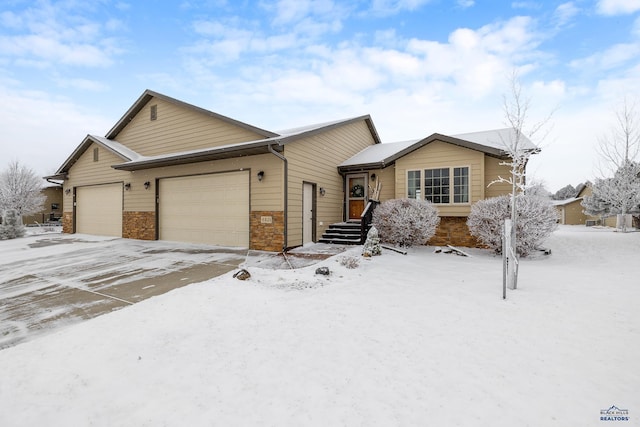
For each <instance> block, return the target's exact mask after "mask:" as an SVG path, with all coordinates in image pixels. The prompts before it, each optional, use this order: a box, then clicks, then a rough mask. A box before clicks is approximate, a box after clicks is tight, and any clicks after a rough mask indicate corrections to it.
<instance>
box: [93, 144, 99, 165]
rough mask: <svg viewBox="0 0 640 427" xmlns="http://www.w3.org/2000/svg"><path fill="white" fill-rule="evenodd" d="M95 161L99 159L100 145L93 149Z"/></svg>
mask: <svg viewBox="0 0 640 427" xmlns="http://www.w3.org/2000/svg"><path fill="white" fill-rule="evenodd" d="M93 161H94V162H97V161H98V147H96V148H94V149H93Z"/></svg>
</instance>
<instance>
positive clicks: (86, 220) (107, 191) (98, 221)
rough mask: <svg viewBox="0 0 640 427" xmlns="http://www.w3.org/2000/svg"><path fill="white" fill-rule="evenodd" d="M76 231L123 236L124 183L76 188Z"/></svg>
mask: <svg viewBox="0 0 640 427" xmlns="http://www.w3.org/2000/svg"><path fill="white" fill-rule="evenodd" d="M76 232H77V233H84V234H96V235H99V236H115V237H122V183H117V184H107V185H93V186H89V187H78V188H76Z"/></svg>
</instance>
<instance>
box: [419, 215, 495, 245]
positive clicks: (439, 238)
mask: <svg viewBox="0 0 640 427" xmlns="http://www.w3.org/2000/svg"><path fill="white" fill-rule="evenodd" d="M428 244H429V245H431V246H446V245H452V246H464V247H468V248H481V247H483V246H482V244H481V243H480V242H479V241H478V240H477V239H476V238H475V237H473V236H472V235H471V233H469V227H467V217H455V216H443V217H440V225H438V228H437V229H436V234H435V236H433V237H432V238H431V239H430V240H429V242H428Z"/></svg>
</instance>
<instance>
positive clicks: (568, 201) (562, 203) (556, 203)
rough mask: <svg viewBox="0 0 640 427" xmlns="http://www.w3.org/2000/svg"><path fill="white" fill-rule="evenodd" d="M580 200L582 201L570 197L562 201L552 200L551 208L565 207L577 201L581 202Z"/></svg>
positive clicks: (580, 198) (579, 198) (578, 198)
mask: <svg viewBox="0 0 640 427" xmlns="http://www.w3.org/2000/svg"><path fill="white" fill-rule="evenodd" d="M581 200H582V197H570V198H568V199H564V200H552V201H551V204H552V205H553V206H567V205H569V204H571V203H574V202H578V201H581Z"/></svg>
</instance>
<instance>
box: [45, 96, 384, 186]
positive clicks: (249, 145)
mask: <svg viewBox="0 0 640 427" xmlns="http://www.w3.org/2000/svg"><path fill="white" fill-rule="evenodd" d="M153 98H158V99H162V100H164V101H166V102H170V103H172V104H175V105H178V106H180V107H181V108H186V109H190V110H192V111H197V112H199V113H202V114H205V115H208V116H210V117H212V118H215V119H218V120H222V121H225V122H227V123H230V124H232V125H234V126H237V127H241V128H243V129H247V130H250V131H252V132H254V133H256V134H257V135H258V138H259V139H256V140H253V141H245V142H241V143H237V144H228V145H223V146H216V147H210V148H205V149H199V150H189V151H183V152H177V153H167V154H162V155H158V156H143V155H141V154H139V153H136V152H135V151H133V150H131V149H129V148H128V147H126V146H125V145H123V144H121V143H119V142H118V141H117V140H116V137H117V135H118V134H119V133H120V131H122V129H124V128H125V126H126V125H127V124H128V123H129V122H130V121H131V120H132V119H133V118H134V117H135V116H136V114H138V113H139V112H140V111H141V110H142V109H143V108H144V106H145V105H146V104H147V103H148V102H149V101H150V100H151V99H153ZM357 121H364V122H365V123H366V125H367V127H368V128H369V131H370V132H371V135H372V137H373V140H374V143H375V144H379V143H380V142H381V141H380V137H379V136H378V132H377V130H376V128H375V126H374V125H373V121H372V120H371V116H369V115H364V116H359V117H352V118H348V119H342V120H334V121H331V122H325V123H319V124H314V125H308V126H304V127H298V128H294V129H288V130H284V131H281V132H272V131H268V130H264V129H261V128H258V127H255V126H252V125H249V124H247V123H243V122H240V121H238V120H234V119H231V118H229V117H226V116H223V115H221V114H217V113H214V112H212V111H209V110H205V109H202V108H200V107H196V106H194V105H191V104H188V103H186V102H182V101H179V100H177V99H174V98H171V97H168V96H166V95H162V94H160V93H157V92H153V91H151V90H148V89H147V90H145V91H144V92H143V94H142V95H141V96H140V97H139V98H138V99H137V100H136V102H135V103H134V104H133V105H132V106H131V108H129V110H127V112H126V113H125V114H124V115H123V116H122V118H120V120H118V122H117V123H116V125H115V126H114V127H113V128H112V129H111V130H110V131H109V132H107V134H106V135H105V136H104V137H102V136H96V135H87V137H86V138H85V139H84V140H83V141H82V143H80V145H78V147H77V148H76V149H75V150H74V152H73V153H72V154H71V156H69V158H67V160H66V161H65V162H64V163H63V164H62V166H60V168H59V169H58V171H57V172H56V174H55V175H52V176H49V177H45V178H47V179H65V178H66V174H67V173H68V171H69V169H70V168H71V166H73V164H74V163H75V162H76V161H77V160H78V159H79V158H80V156H81V155H82V154H83V153H84V152H85V151H86V150H87V148H88V147H89V146H90V145H91V144H92V143H97V144H99V145H101V146H103V147H104V148H106V149H107V150H109V151H111V152H113V153H114V154H116V155H117V156H119V157H121V158H122V160H123V161H124V162H123V163H121V164H117V165H113V166H112V167H113V168H114V169H120V170H129V171H133V170H138V169H144V168H149V167H157V166H169V165H177V164H185V163H191V162H198V161H206V160H216V159H224V158H229V157H235V156H239V155H254V154H263V153H268V152H269V147H270V146H271V147H272V148H273V149H275V150H276V151H282V146H283V145H285V144H287V143H289V142H292V141H295V140H297V139H300V138H305V137H309V136H312V135H314V134H316V133H322V132H326V131H328V130H331V129H334V128H337V127H340V126H344V125H347V124H350V123H354V122H357ZM260 137H263V138H260Z"/></svg>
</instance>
